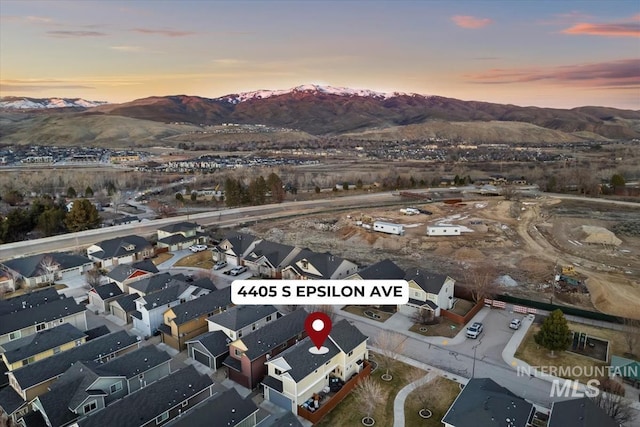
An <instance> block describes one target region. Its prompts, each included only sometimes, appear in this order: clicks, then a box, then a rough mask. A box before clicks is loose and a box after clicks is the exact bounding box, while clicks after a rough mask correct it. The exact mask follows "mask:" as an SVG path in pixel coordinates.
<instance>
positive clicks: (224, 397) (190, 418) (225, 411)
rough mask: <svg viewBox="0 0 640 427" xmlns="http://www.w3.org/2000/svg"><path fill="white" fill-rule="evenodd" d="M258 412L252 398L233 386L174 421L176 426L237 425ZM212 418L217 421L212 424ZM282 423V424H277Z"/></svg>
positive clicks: (207, 426) (208, 426)
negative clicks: (242, 395)
mask: <svg viewBox="0 0 640 427" xmlns="http://www.w3.org/2000/svg"><path fill="white" fill-rule="evenodd" d="M255 412H258V407H257V406H256V404H255V403H253V401H252V400H251V399H250V398H248V397H247V398H244V399H243V398H242V397H241V396H240V394H239V393H238V392H237V391H236V389H235V388H231V389H229V390H227V391H225V392H223V393H222V394H220V395H218V396H217V397H215V398H213V399H209V400H207V401H206V402H205V403H204V404H202V405H200V406H198V407H197V408H194V409H193V410H191V411H189V412H187V413H185V414H183V415H182V417H180V419H179V420H178V421H177V422H175V423H173V424H172V425H173V426H176V427H210V426H211V425H213V424H215V425H216V426H231V427H233V426H237V425H240V422H242V421H243V420H245V419H246V418H248V417H250V416H251V414H253V413H255ZM212 420H215V423H213V424H212ZM277 425H280V424H277Z"/></svg>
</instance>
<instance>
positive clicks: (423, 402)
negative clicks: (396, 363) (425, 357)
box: [406, 368, 432, 411]
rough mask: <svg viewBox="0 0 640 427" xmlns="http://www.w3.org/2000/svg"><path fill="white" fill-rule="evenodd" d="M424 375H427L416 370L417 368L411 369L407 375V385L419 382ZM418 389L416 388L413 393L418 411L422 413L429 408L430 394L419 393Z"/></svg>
mask: <svg viewBox="0 0 640 427" xmlns="http://www.w3.org/2000/svg"><path fill="white" fill-rule="evenodd" d="M426 375H428V374H427V373H426V372H425V371H423V370H422V369H418V368H411V370H409V372H408V373H407V377H406V380H407V383H409V384H411V383H414V382H416V381H420V380H421V379H423V378H424V377H425V376H426ZM418 389H419V387H418V388H416V391H415V392H414V393H413V394H414V395H415V396H416V397H417V398H418V402H419V403H420V409H419V410H420V411H422V410H423V409H429V406H431V403H432V402H431V396H432V394H431V393H421V392H420V390H418Z"/></svg>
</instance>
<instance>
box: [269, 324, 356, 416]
mask: <svg viewBox="0 0 640 427" xmlns="http://www.w3.org/2000/svg"><path fill="white" fill-rule="evenodd" d="M312 347H315V345H314V344H313V343H312V342H311V339H310V338H308V337H307V338H305V339H303V340H301V341H299V342H298V343H296V344H295V345H293V346H292V347H290V348H288V349H286V350H284V351H283V352H282V353H280V354H279V355H277V356H276V357H272V358H270V359H269V360H268V361H267V362H266V364H267V377H265V379H264V380H263V381H262V383H263V385H264V397H265V399H267V400H269V401H270V402H272V403H274V404H276V405H278V406H280V407H282V408H284V409H286V410H287V411H291V412H294V413H298V411H297V408H298V406H303V405H304V404H305V402H307V401H308V400H309V399H310V398H312V397H313V396H314V395H316V394H318V393H320V392H321V391H322V390H324V389H326V388H327V387H329V381H330V378H339V379H340V380H342V381H343V382H347V381H349V380H350V379H351V377H352V376H353V375H355V374H358V373H360V371H361V370H362V369H363V368H364V366H365V361H366V360H367V359H368V351H367V337H366V336H365V335H363V334H362V332H360V330H359V329H358V328H356V327H355V326H353V325H351V324H350V323H349V322H348V321H346V320H341V321H339V322H337V323H336V324H334V325H333V328H332V329H331V333H330V334H329V338H328V339H327V340H326V341H325V343H324V345H323V347H326V348H327V349H328V351H327V352H326V353H323V354H317V353H311V352H309V349H310V348H312Z"/></svg>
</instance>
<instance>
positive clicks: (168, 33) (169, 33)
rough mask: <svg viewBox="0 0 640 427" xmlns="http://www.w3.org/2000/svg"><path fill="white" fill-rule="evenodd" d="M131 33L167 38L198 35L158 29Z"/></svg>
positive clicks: (137, 29)
mask: <svg viewBox="0 0 640 427" xmlns="http://www.w3.org/2000/svg"><path fill="white" fill-rule="evenodd" d="M131 31H133V32H134V33H141V34H157V35H161V36H167V37H184V36H190V35H193V34H196V33H195V32H193V31H179V30H165V29H158V28H133V29H132V30H131Z"/></svg>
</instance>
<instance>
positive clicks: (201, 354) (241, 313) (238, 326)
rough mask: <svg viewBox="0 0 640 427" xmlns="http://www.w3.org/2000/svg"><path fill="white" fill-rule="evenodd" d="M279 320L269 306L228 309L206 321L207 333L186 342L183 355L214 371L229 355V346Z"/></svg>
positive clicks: (272, 307)
mask: <svg viewBox="0 0 640 427" xmlns="http://www.w3.org/2000/svg"><path fill="white" fill-rule="evenodd" d="M279 317H280V313H279V312H278V310H277V309H276V308H275V307H274V306H272V305H258V306H251V305H243V306H238V307H231V308H230V309H228V310H226V311H223V312H221V313H218V314H215V315H213V316H211V317H209V318H208V319H207V322H208V325H209V332H206V333H204V334H202V335H199V336H197V337H195V338H193V339H191V340H189V341H187V354H188V355H189V357H191V358H192V359H194V360H195V361H197V362H200V363H202V364H204V365H206V366H208V367H209V368H211V369H213V370H214V371H216V370H217V369H218V368H220V367H221V366H222V363H223V362H224V359H225V358H226V357H227V356H228V354H229V348H228V346H229V343H230V342H231V341H235V340H236V339H238V338H241V337H243V336H244V335H247V334H250V333H251V332H253V331H255V330H257V329H260V328H261V327H263V326H264V325H266V324H267V323H269V322H272V321H274V320H276V319H278V318H279Z"/></svg>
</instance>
